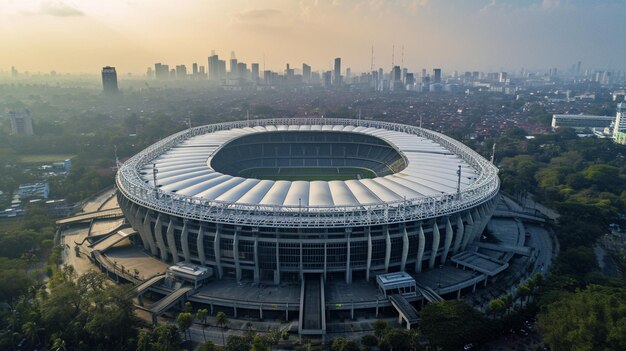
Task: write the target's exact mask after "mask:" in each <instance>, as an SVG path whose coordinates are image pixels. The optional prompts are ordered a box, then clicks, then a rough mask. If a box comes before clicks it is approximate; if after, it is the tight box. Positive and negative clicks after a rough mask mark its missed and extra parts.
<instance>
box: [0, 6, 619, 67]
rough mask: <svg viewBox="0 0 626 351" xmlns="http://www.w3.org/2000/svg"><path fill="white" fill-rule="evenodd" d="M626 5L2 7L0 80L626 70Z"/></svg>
mask: <svg viewBox="0 0 626 351" xmlns="http://www.w3.org/2000/svg"><path fill="white" fill-rule="evenodd" d="M625 16H626V0H587V1H584V0H578V1H577V0H569V1H568V0H561V1H558V0H543V1H541V0H475V1H473V0H465V1H463V0H327V1H325V0H317V1H305V0H266V1H262V0H222V1H217V0H74V1H71V0H59V1H48V0H0V69H1V70H4V71H7V70H9V69H10V67H11V66H16V67H17V68H18V69H19V70H20V71H31V72H37V71H43V72H47V71H50V70H53V69H54V70H56V71H58V72H88V73H98V72H99V70H100V68H101V67H102V66H104V65H112V66H116V67H117V70H118V72H119V73H118V74H125V73H128V72H133V73H145V71H146V68H147V67H148V66H153V64H154V63H155V62H163V63H167V64H169V65H170V66H173V65H176V64H186V65H187V66H188V70H190V68H191V63H193V62H198V63H199V64H201V65H207V56H208V55H209V54H210V53H211V50H215V51H216V53H218V54H219V55H220V56H221V57H222V58H227V59H228V57H229V56H230V52H231V51H235V53H236V55H237V58H238V59H240V60H242V61H244V62H247V63H252V62H259V63H260V64H261V68H263V66H262V65H263V58H264V57H265V64H266V67H267V69H273V70H278V69H280V70H282V69H283V68H284V65H285V63H291V64H292V66H295V67H298V68H299V67H301V64H302V62H306V63H309V64H310V65H312V66H313V70H326V69H328V68H329V67H330V64H331V60H332V59H333V58H334V57H342V58H343V62H344V64H343V65H344V66H343V67H344V68H345V67H351V68H352V69H353V71H364V70H369V68H370V57H371V47H372V46H374V61H375V62H374V64H375V66H376V67H383V68H384V69H385V70H387V69H389V68H390V67H391V60H392V46H393V45H394V44H395V63H396V64H400V63H401V60H402V46H404V66H405V67H408V68H409V70H413V71H417V70H420V69H421V68H429V69H431V68H432V67H435V66H437V67H442V68H443V69H444V71H446V70H447V71H450V70H454V69H457V70H460V71H462V70H493V71H496V70H501V69H504V70H518V69H519V68H521V67H526V68H546V67H559V68H562V67H570V66H571V65H572V64H573V63H575V62H577V61H579V60H580V61H582V63H583V69H586V68H598V69H625V68H626V45H625V44H626V40H625V39H624V36H625V35H626V20H624V18H626V17H625Z"/></svg>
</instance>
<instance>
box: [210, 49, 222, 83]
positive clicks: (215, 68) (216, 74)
mask: <svg viewBox="0 0 626 351" xmlns="http://www.w3.org/2000/svg"><path fill="white" fill-rule="evenodd" d="M219 61H220V59H219V56H217V55H211V56H209V80H220V78H221V77H220V67H219V66H220V63H219Z"/></svg>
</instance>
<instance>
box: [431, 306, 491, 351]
mask: <svg viewBox="0 0 626 351" xmlns="http://www.w3.org/2000/svg"><path fill="white" fill-rule="evenodd" d="M421 329H422V332H423V333H424V335H425V336H426V337H427V338H428V340H429V341H430V343H431V344H433V345H435V346H438V347H440V348H441V349H442V350H444V351H447V350H458V349H459V348H461V347H463V345H465V344H467V343H470V342H479V341H481V340H482V338H484V336H485V335H487V334H488V333H489V330H488V324H487V321H486V318H485V316H484V315H483V314H482V313H480V312H478V311H476V310H475V309H473V308H472V307H471V306H470V305H468V304H467V303H466V302H463V301H443V302H435V303H429V304H428V305H426V307H424V309H423V311H422V323H421Z"/></svg>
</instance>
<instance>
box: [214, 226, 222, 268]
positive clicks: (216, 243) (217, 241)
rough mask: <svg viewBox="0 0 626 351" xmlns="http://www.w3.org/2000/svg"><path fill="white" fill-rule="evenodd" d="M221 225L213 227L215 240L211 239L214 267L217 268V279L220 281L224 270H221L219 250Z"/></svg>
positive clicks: (220, 251)
mask: <svg viewBox="0 0 626 351" xmlns="http://www.w3.org/2000/svg"><path fill="white" fill-rule="evenodd" d="M221 230H222V225H221V224H217V225H216V226H215V238H214V239H213V250H214V252H215V267H217V272H216V273H217V277H218V278H220V279H222V277H223V276H224V270H223V269H222V250H221V249H220V239H221Z"/></svg>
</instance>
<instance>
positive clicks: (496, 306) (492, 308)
mask: <svg viewBox="0 0 626 351" xmlns="http://www.w3.org/2000/svg"><path fill="white" fill-rule="evenodd" d="M488 309H489V313H492V314H493V315H495V316H501V315H502V313H503V312H504V311H505V309H506V306H505V305H504V301H502V299H493V300H491V301H489V306H488Z"/></svg>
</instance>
